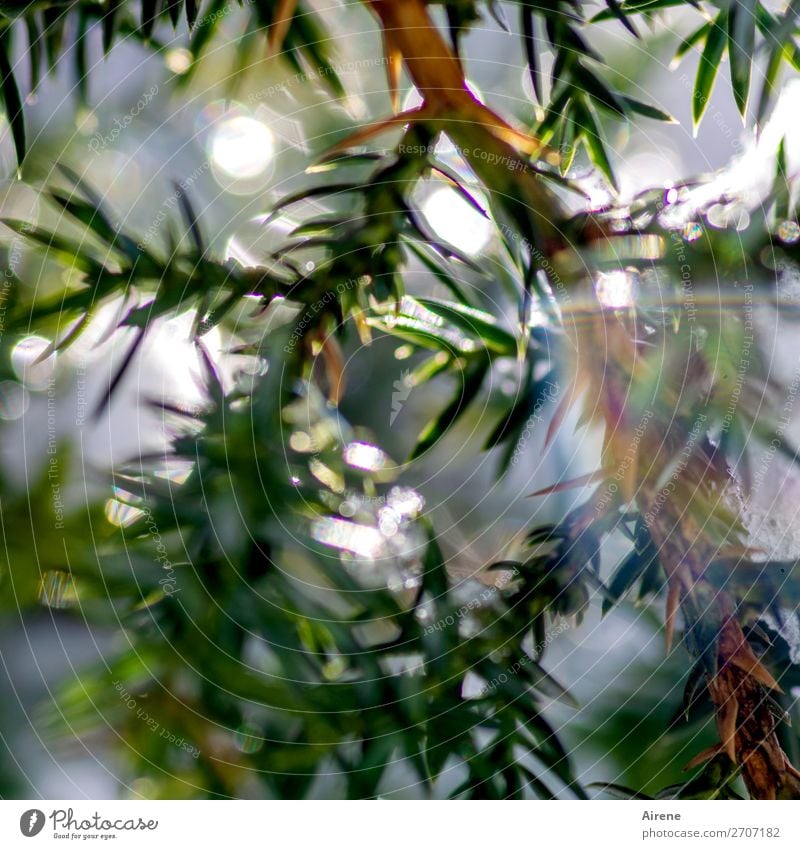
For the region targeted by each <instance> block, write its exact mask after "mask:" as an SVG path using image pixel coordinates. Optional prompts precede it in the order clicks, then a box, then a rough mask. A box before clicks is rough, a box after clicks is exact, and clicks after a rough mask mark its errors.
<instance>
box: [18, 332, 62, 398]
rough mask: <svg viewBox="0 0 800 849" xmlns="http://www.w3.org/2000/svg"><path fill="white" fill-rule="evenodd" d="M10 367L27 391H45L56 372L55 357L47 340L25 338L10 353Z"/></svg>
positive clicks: (33, 337) (36, 337)
mask: <svg viewBox="0 0 800 849" xmlns="http://www.w3.org/2000/svg"><path fill="white" fill-rule="evenodd" d="M11 366H12V368H13V369H14V372H15V374H16V375H17V377H18V378H19V379H20V380H21V381H22V382H23V383H24V384H25V386H26V387H27V388H28V389H33V390H42V389H46V388H47V387H48V386H49V384H50V381H51V380H52V379H53V377H54V375H55V370H56V355H55V353H53V352H52V347H51V345H50V342H48V340H47V339H43V338H42V337H41V336H26V337H25V339H23V340H22V341H21V342H18V343H17V345H16V346H15V347H14V350H13V351H12V352H11Z"/></svg>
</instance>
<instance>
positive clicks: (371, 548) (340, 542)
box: [311, 517, 385, 559]
mask: <svg viewBox="0 0 800 849" xmlns="http://www.w3.org/2000/svg"><path fill="white" fill-rule="evenodd" d="M311 536H312V537H314V539H315V540H317V542H321V543H323V544H324V545H330V546H333V547H334V548H339V549H343V550H345V551H350V552H352V553H353V554H357V555H360V556H361V557H366V558H370V559H375V558H377V557H379V556H381V555H382V554H383V553H384V552H385V546H384V538H383V534H381V532H380V531H379V530H378V529H377V528H371V527H369V526H368V525H359V524H357V523H356V522H348V521H345V520H344V519H332V518H329V517H325V518H322V519H316V520H315V521H314V523H313V524H312V526H311Z"/></svg>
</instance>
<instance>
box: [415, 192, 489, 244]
mask: <svg viewBox="0 0 800 849" xmlns="http://www.w3.org/2000/svg"><path fill="white" fill-rule="evenodd" d="M422 214H423V215H424V216H425V218H426V219H427V221H428V224H430V226H431V227H432V228H433V230H434V231H435V232H436V234H437V235H438V236H440V237H441V238H442V239H444V240H445V241H446V242H449V243H450V244H451V245H453V247H455V248H458V250H460V251H461V252H462V253H465V254H468V255H469V256H475V255H477V254H479V253H480V252H481V251H482V250H483V249H484V248H485V247H486V246H487V245H488V244H489V242H490V240H491V238H492V222H491V221H489V219H488V218H486V217H484V216H483V215H481V214H480V213H479V212H478V210H477V209H475V208H474V207H473V206H472V205H471V204H470V203H469V201H467V200H466V199H465V198H463V197H462V196H461V195H460V194H459V193H458V192H456V191H455V190H454V189H450V188H446V187H442V188H438V189H436V190H435V191H434V192H432V193H431V194H430V196H429V197H427V198H426V199H425V201H424V202H423V203H422Z"/></svg>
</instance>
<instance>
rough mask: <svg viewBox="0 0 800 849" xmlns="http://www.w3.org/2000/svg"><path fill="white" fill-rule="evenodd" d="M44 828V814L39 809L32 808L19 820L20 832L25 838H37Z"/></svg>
mask: <svg viewBox="0 0 800 849" xmlns="http://www.w3.org/2000/svg"><path fill="white" fill-rule="evenodd" d="M43 828H44V812H43V811H40V810H39V809H38V808H31V809H30V810H29V811H25V813H24V814H23V815H22V816H21V817H20V818H19V830H20V831H21V832H22V833H23V834H24V835H25V837H36V835H37V834H38V833H39V832H40V831H41V830H42V829H43Z"/></svg>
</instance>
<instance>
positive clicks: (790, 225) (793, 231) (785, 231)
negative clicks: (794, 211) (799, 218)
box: [778, 221, 800, 245]
mask: <svg viewBox="0 0 800 849" xmlns="http://www.w3.org/2000/svg"><path fill="white" fill-rule="evenodd" d="M778 238H779V239H780V240H781V241H782V242H783V243H784V244H785V245H793V244H794V243H795V242H797V241H798V240H800V224H798V223H797V222H796V221H781V223H780V225H779V226H778Z"/></svg>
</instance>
